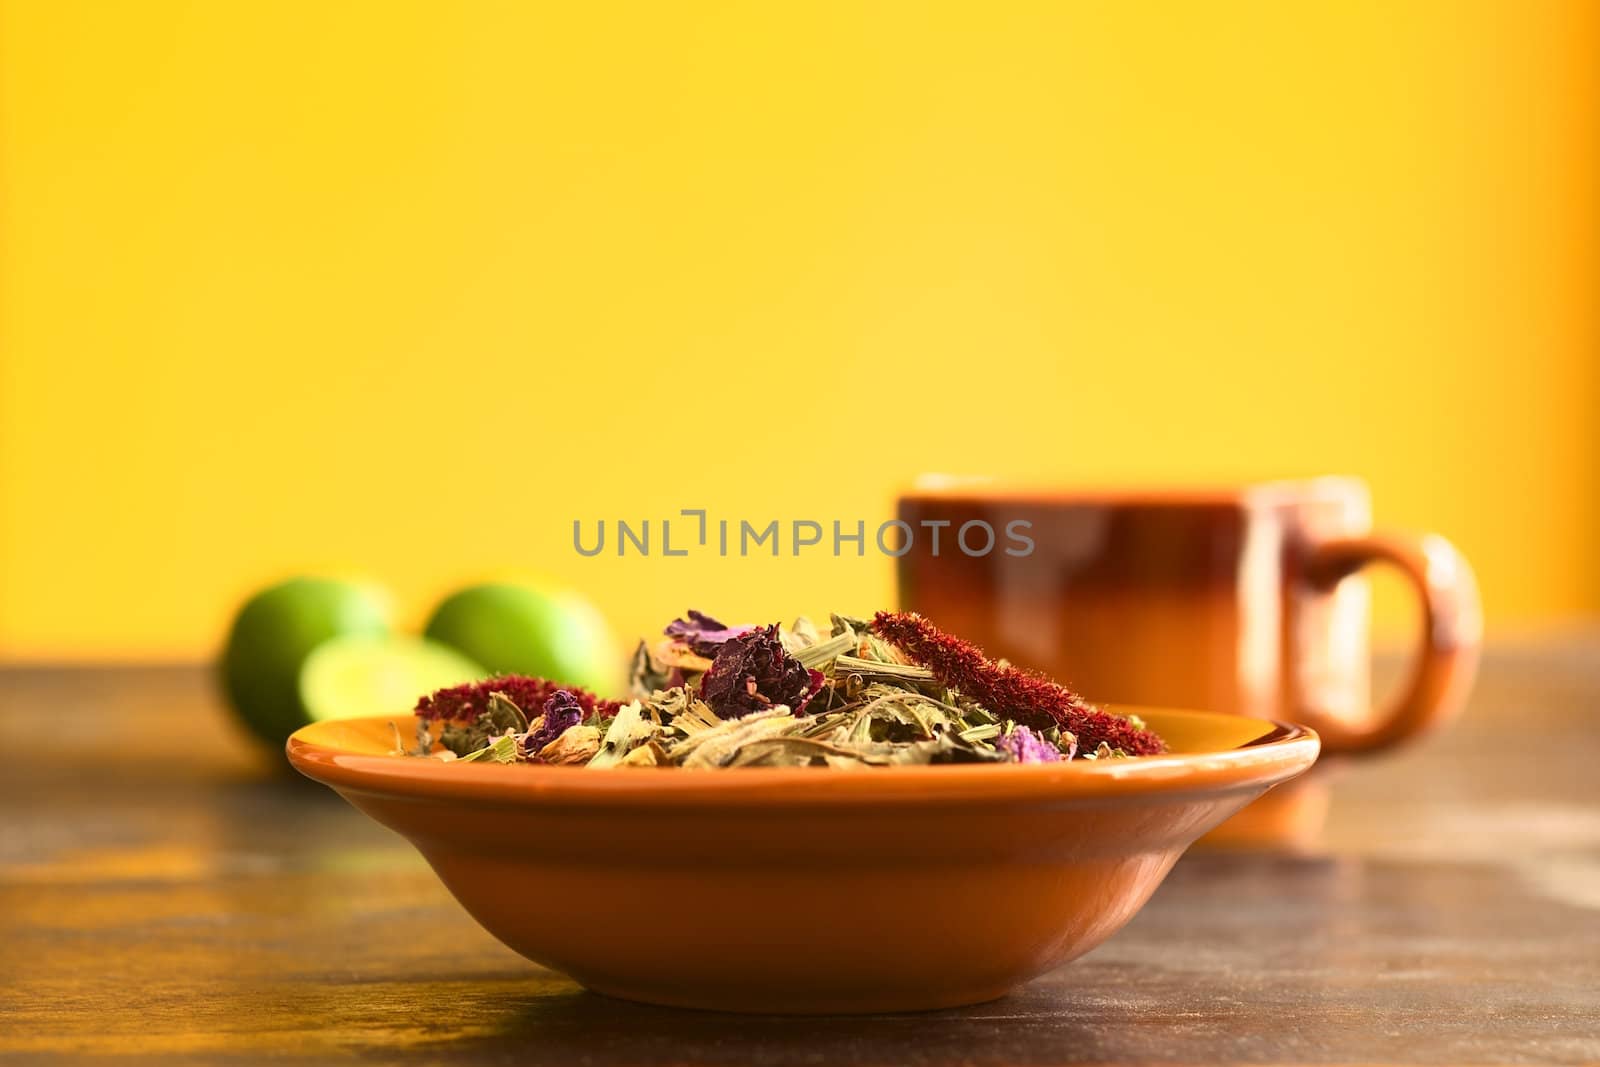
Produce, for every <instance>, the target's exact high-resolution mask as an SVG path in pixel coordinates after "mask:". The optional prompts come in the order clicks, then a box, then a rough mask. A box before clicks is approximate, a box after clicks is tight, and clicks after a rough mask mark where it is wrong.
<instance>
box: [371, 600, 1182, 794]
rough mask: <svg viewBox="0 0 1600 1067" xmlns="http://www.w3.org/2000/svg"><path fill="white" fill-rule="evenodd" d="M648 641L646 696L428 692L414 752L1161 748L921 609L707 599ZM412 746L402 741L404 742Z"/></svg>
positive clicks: (895, 753) (596, 755) (1063, 755)
mask: <svg viewBox="0 0 1600 1067" xmlns="http://www.w3.org/2000/svg"><path fill="white" fill-rule="evenodd" d="M664 633H665V635H666V636H665V638H664V639H663V640H661V641H659V642H656V643H655V644H647V643H645V642H640V645H639V648H638V650H637V651H636V652H635V654H634V658H633V672H632V674H633V676H632V681H631V696H632V698H633V699H631V700H629V701H627V702H625V703H624V702H621V701H615V700H606V699H602V698H600V697H598V696H596V695H595V694H593V693H589V692H587V691H585V690H582V689H574V688H570V687H564V686H560V685H557V684H556V683H553V682H549V681H546V680H544V679H538V678H525V677H518V676H508V677H502V678H491V679H489V680H488V681H485V682H478V683H474V684H471V685H463V686H455V687H453V688H450V689H442V690H440V691H439V692H437V693H433V694H431V695H429V696H426V697H424V698H422V700H421V701H419V702H418V704H417V708H416V713H417V743H416V747H415V748H414V749H412V750H411V751H410V753H409V754H411V755H417V756H432V757H434V758H440V759H453V760H459V761H462V762H492V763H543V764H573V765H576V764H582V765H585V766H589V767H637V766H664V767H686V768H695V767H817V766H823V767H863V766H867V767H875V766H890V765H893V764H935V763H1053V762H1056V761H1059V760H1070V759H1111V758H1119V757H1126V756H1145V755H1154V754H1156V753H1159V752H1161V751H1163V750H1164V747H1165V746H1164V745H1163V743H1162V741H1161V739H1160V738H1159V737H1157V736H1156V735H1155V734H1154V733H1152V732H1151V731H1150V730H1149V729H1147V728H1146V727H1145V725H1144V724H1143V723H1142V722H1140V721H1139V720H1138V719H1137V718H1135V717H1132V716H1129V717H1123V716H1120V715H1114V714H1112V713H1110V712H1108V711H1105V710H1103V709H1101V708H1097V707H1095V706H1094V705H1092V704H1089V703H1087V702H1085V701H1084V700H1083V699H1081V698H1080V697H1078V696H1077V694H1075V693H1073V692H1072V691H1071V690H1069V689H1066V688H1064V687H1062V686H1059V685H1056V684H1055V683H1054V682H1051V681H1049V680H1048V679H1046V678H1044V677H1042V676H1040V675H1037V674H1033V673H1031V672H1028V671H1023V670H1021V669H1019V668H1016V667H1013V666H1011V665H1009V664H1006V663H1004V662H1003V661H1002V662H994V661H992V660H990V659H988V658H987V657H986V656H984V654H983V653H982V652H981V651H979V650H978V649H977V648H976V647H974V646H973V645H971V644H969V643H968V642H966V641H963V640H961V639H960V638H958V637H954V636H952V635H950V634H946V633H942V632H941V631H939V630H938V629H937V628H935V627H934V625H933V624H932V623H930V622H929V621H928V620H927V619H924V618H922V617H921V616H920V615H915V614H907V613H898V612H879V613H878V614H877V615H876V616H874V617H873V619H872V620H871V621H866V620H862V619H854V618H849V617H847V616H842V615H835V616H833V617H832V626H831V628H830V630H829V632H828V633H827V634H826V635H823V634H822V633H821V632H820V631H819V630H818V629H817V627H816V626H815V625H814V624H813V623H812V622H811V621H810V620H809V619H805V618H801V619H798V620H796V621H795V624H794V625H793V626H791V627H789V628H788V629H783V628H780V627H779V626H777V625H775V624H774V625H772V626H725V625H723V624H722V623H721V622H718V621H717V620H716V619H714V618H711V617H710V616H708V615H704V614H702V613H700V612H697V611H691V612H689V617H688V618H687V619H676V620H674V621H673V622H672V623H670V624H669V625H668V626H667V627H666V630H665V631H664ZM397 747H403V746H399V745H398V744H397Z"/></svg>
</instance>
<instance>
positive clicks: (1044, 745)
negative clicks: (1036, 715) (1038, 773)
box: [994, 726, 1061, 763]
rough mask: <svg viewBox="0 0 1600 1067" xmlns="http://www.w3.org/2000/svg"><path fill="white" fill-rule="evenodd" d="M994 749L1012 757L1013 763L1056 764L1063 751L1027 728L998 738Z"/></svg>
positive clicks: (1022, 727) (1020, 727) (1019, 728)
mask: <svg viewBox="0 0 1600 1067" xmlns="http://www.w3.org/2000/svg"><path fill="white" fill-rule="evenodd" d="M994 747H995V748H996V749H998V750H1000V751H1001V752H1004V753H1005V754H1006V755H1008V756H1010V757H1011V761H1012V762H1013V763H1056V762H1059V761H1060V759H1061V750H1060V749H1059V748H1057V747H1056V746H1055V745H1053V744H1051V743H1050V742H1049V741H1046V740H1045V739H1044V738H1042V737H1040V736H1039V735H1038V734H1036V733H1034V732H1033V731H1032V730H1030V729H1028V728H1027V727H1026V726H1018V727H1017V728H1016V729H1014V730H1012V731H1011V732H1010V733H1008V734H1006V735H1005V736H1003V737H1000V738H997V739H996V740H995V743H994Z"/></svg>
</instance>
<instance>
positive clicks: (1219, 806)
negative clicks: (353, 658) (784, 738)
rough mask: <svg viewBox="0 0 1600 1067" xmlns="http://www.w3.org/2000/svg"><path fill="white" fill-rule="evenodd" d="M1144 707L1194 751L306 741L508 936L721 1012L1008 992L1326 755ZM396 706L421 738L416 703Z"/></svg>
mask: <svg viewBox="0 0 1600 1067" xmlns="http://www.w3.org/2000/svg"><path fill="white" fill-rule="evenodd" d="M1122 710H1124V711H1128V710H1135V709H1122ZM1137 710H1138V714H1140V715H1142V716H1144V718H1145V719H1146V721H1148V722H1149V724H1150V725H1151V726H1152V727H1154V728H1155V729H1156V730H1157V731H1159V732H1160V733H1161V734H1162V736H1163V737H1165V738H1166V739H1167V742H1168V745H1169V746H1170V747H1171V749H1172V754H1170V755H1165V756H1156V757H1147V758H1143V759H1131V760H1108V761H1105V762H1095V761H1075V762H1072V763H1057V764H1036V765H1027V766H1011V765H1006V766H995V765H976V766H971V765H968V766H944V767H894V768H884V769H881V770H857V771H840V770H824V769H815V770H812V769H802V768H796V769H789V768H781V769H780V768H743V769H737V770H727V771H683V770H676V769H650V768H627V769H609V770H593V771H591V770H588V769H586V768H581V767H528V766H494V765H488V766H480V765H477V764H469V765H462V764H449V763H442V762H439V761H437V760H422V759H416V758H413V757H408V756H391V755H387V754H386V753H387V752H389V751H390V749H391V748H392V746H393V743H394V741H393V736H394V735H393V733H392V731H391V730H390V727H389V723H390V721H391V720H390V719H389V718H378V719H350V720H345V721H342V722H325V723H317V724H315V725H312V726H307V727H305V728H303V729H301V730H299V731H297V732H296V733H295V735H294V736H293V737H291V738H290V739H289V745H288V752H289V759H290V761H291V762H292V763H293V764H294V766H295V767H296V768H298V769H299V770H300V771H301V772H302V773H304V774H306V775H308V776H309V777H311V778H314V779H316V780H317V781H319V782H322V783H324V784H325V785H329V786H332V787H333V788H334V789H336V790H338V792H339V793H340V794H341V795H342V796H344V798H345V799H346V800H348V801H350V803H352V804H354V805H355V806H356V807H357V808H360V809H361V810H362V811H364V812H366V813H367V814H368V815H370V816H372V817H373V818H374V819H376V820H378V821H379V822H381V823H383V824H384V825H385V826H387V827H389V828H390V829H392V830H395V831H397V832H399V833H400V834H403V835H404V836H405V837H406V838H407V839H408V840H409V841H410V842H411V843H412V844H413V845H415V846H416V847H417V849H418V851H420V852H421V853H422V854H423V855H424V856H425V857H427V860H428V862H429V863H430V864H432V865H433V869H434V870H435V871H437V872H438V874H439V877H440V878H441V879H442V880H443V881H444V884H445V885H446V887H448V888H449V890H450V892H451V893H453V894H455V897H456V899H457V900H459V901H460V902H461V903H462V905H463V906H464V907H465V908H466V909H467V911H468V912H470V913H471V914H472V916H473V918H475V919H477V920H478V922H480V923H482V924H483V926H484V927H485V928H486V929H487V930H488V931H489V932H490V933H492V934H494V935H495V936H496V937H498V938H499V939H500V940H501V941H503V942H505V943H506V944H507V945H509V946H510V947H511V948H513V949H515V950H516V951H517V952H520V953H522V954H523V955H524V956H526V957H528V958H529V959H531V960H533V961H535V962H537V963H541V964H544V965H545V966H547V967H552V968H555V969H557V970H560V971H564V972H566V973H567V974H569V975H571V976H572V977H573V978H575V979H577V980H578V981H579V982H581V983H582V984H583V985H585V986H587V987H588V988H590V989H592V990H595V991H596V992H599V993H605V994H609V995H611V996H616V997H625V998H627V999H630V1000H641V1001H648V1002H650V1003H654V1004H666V1005H674V1006H680V1007H689V1008H708V1009H715V1010H722V1011H742V1012H782V1013H799V1014H812V1013H816V1014H821V1013H843V1012H849V1013H863V1012H885V1011H912V1010H919V1009H929V1008H946V1007H954V1006H956V1005H961V1004H973V1003H977V1002H979V1001H985V1000H991V999H993V998H995V997H999V996H1001V995H1002V994H1004V993H1005V992H1007V991H1008V990H1010V989H1012V988H1013V987H1015V986H1017V985H1018V984H1020V983H1022V982H1026V981H1028V980H1029V979H1030V978H1033V977H1035V976H1037V975H1039V974H1042V973H1043V972H1045V971H1048V970H1050V969H1051V968H1053V967H1055V966H1057V965H1058V964H1061V963H1065V962H1066V961H1067V960H1070V959H1073V958H1074V957H1077V956H1080V955H1082V954H1083V953H1085V952H1087V951H1089V950H1090V949H1092V948H1094V947H1095V946H1096V945H1098V944H1100V943H1101V942H1102V941H1104V940H1105V939H1106V938H1108V937H1110V936H1111V935H1112V934H1113V933H1115V932H1116V931H1117V930H1118V929H1119V928H1120V927H1121V926H1122V925H1123V924H1124V923H1126V922H1127V921H1128V920H1129V919H1130V918H1132V916H1133V914H1134V913H1135V912H1137V911H1138V910H1139V908H1140V906H1142V905H1143V904H1144V902H1145V901H1146V900H1148V899H1149V897H1150V894H1151V893H1152V892H1154V891H1155V888H1156V886H1157V885H1159V884H1160V882H1161V879H1162V878H1163V877H1164V876H1165V875H1166V873H1167V871H1168V870H1169V869H1170V868H1171V867H1172V864H1173V863H1174V862H1175V861H1176V860H1177V858H1178V856H1179V855H1181V854H1182V852H1183V850H1184V849H1185V848H1187V847H1188V846H1189V845H1190V844H1191V843H1192V842H1193V841H1194V840H1195V838H1197V837H1199V836H1200V835H1201V834H1203V833H1205V832H1206V831H1207V830H1209V829H1211V828H1212V827H1213V826H1216V825H1217V824H1218V823H1220V822H1221V821H1222V820H1223V819H1226V818H1227V817H1228V816H1229V815H1232V814H1233V813H1234V812H1236V811H1238V810H1239V809H1240V808H1242V807H1243V806H1244V805H1245V804H1247V803H1249V802H1250V801H1251V800H1254V799H1255V798H1256V797H1258V796H1260V795H1261V794H1262V793H1263V792H1265V791H1266V790H1267V789H1270V788H1271V787H1272V786H1274V785H1276V784H1278V783H1279V782H1282V781H1285V780H1287V779H1290V778H1293V777H1294V776H1295V775H1297V774H1299V773H1301V772H1302V771H1304V770H1305V769H1306V768H1307V767H1309V766H1311V764H1312V762H1313V761H1314V760H1315V759H1316V756H1317V748H1318V741H1317V737H1316V735H1315V734H1314V733H1312V732H1311V731H1310V730H1307V729H1304V728H1301V727H1294V726H1280V725H1276V724H1273V723H1267V722H1261V721H1259V720H1251V719H1244V718H1241V717H1238V716H1234V715H1215V714H1207V713H1200V712H1182V711H1160V710H1146V709H1137ZM393 721H394V722H395V723H396V725H398V726H399V728H400V733H401V735H402V736H407V737H409V736H410V735H411V730H412V728H413V723H412V720H411V719H410V717H409V716H405V717H400V718H396V719H394V720H393Z"/></svg>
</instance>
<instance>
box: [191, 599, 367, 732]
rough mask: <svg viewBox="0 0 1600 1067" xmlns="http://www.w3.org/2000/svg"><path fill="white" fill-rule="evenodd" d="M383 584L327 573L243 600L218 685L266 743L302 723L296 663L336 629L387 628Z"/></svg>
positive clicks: (337, 631) (303, 715)
mask: <svg viewBox="0 0 1600 1067" xmlns="http://www.w3.org/2000/svg"><path fill="white" fill-rule="evenodd" d="M391 614H392V610H391V607H390V603H389V597H388V595H387V594H385V593H384V592H383V590H381V589H379V588H377V587H375V586H371V585H365V584H361V583H357V582H346V581H339V580H336V579H332V578H291V579H289V580H288V581H286V582H281V583H279V584H278V585H274V586H272V587H271V588H268V589H264V590H262V591H261V592H259V593H257V594H256V595H255V596H253V597H251V598H250V599H249V600H248V601H246V602H245V605H244V607H242V608H240V609H239V614H238V615H236V616H235V617H234V620H233V625H232V627H231V628H230V629H229V631H228V642H227V645H226V646H225V647H224V649H223V652H222V662H221V672H222V684H223V688H224V690H225V691H226V692H227V696H228V700H229V702H230V703H232V705H233V707H234V709H235V710H236V711H237V712H238V713H239V718H240V720H241V721H242V722H243V723H244V724H245V725H246V726H247V727H249V728H250V730H251V732H253V733H254V734H256V735H257V736H258V737H260V738H261V739H262V740H263V741H266V742H268V743H270V744H274V745H281V744H283V741H284V739H285V738H287V737H288V736H289V735H290V734H291V733H293V732H294V731H295V730H296V729H298V728H299V727H301V726H304V725H305V724H306V723H307V722H310V721H311V720H310V718H309V716H308V715H307V714H306V710H305V706H304V705H303V704H301V702H300V665H301V664H302V663H304V662H305V659H306V657H307V656H309V655H310V654H311V651H312V649H314V648H316V647H317V646H318V645H320V644H322V642H324V641H326V640H328V638H330V637H338V636H340V635H343V634H383V633H387V632H389V629H390V617H391Z"/></svg>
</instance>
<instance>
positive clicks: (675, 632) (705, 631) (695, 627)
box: [662, 608, 758, 659]
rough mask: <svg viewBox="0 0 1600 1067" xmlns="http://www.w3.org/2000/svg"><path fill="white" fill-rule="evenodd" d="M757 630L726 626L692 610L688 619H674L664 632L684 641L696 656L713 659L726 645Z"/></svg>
mask: <svg viewBox="0 0 1600 1067" xmlns="http://www.w3.org/2000/svg"><path fill="white" fill-rule="evenodd" d="M755 629H758V627H755V626H724V625H723V624H722V623H720V622H718V621H717V620H716V619H713V618H712V617H711V616H709V615H707V614H705V613H704V612H699V611H695V610H694V609H693V608H690V609H689V617H688V618H687V619H673V620H672V621H671V622H669V623H667V628H666V629H665V630H663V631H662V632H663V633H665V634H666V635H667V636H668V637H672V638H676V639H677V640H679V641H682V642H683V643H684V644H686V645H688V646H689V647H690V648H691V649H693V650H694V651H695V653H696V654H698V655H701V656H705V657H706V658H707V659H711V658H713V657H715V656H716V654H717V651H718V650H719V649H720V648H721V647H722V646H723V645H724V644H726V643H727V642H729V641H731V640H733V639H734V638H735V637H743V636H744V635H745V634H747V633H749V632H751V631H752V630H755Z"/></svg>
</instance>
